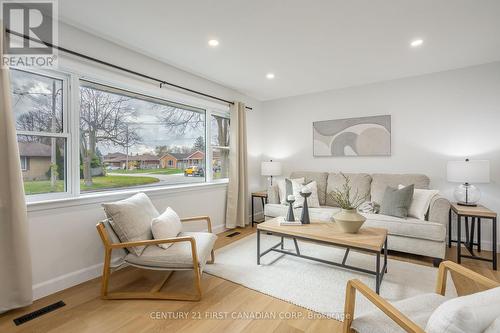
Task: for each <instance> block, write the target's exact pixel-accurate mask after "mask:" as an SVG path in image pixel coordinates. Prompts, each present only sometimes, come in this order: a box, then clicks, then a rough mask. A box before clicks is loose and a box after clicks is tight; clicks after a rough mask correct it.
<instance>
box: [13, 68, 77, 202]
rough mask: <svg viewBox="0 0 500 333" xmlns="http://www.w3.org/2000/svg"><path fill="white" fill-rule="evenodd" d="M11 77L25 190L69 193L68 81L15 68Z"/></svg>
mask: <svg viewBox="0 0 500 333" xmlns="http://www.w3.org/2000/svg"><path fill="white" fill-rule="evenodd" d="M10 78H11V89H12V107H13V111H14V115H15V118H16V129H17V134H18V135H17V139H18V144H19V155H20V159H21V169H22V174H23V180H24V190H25V193H26V194H28V195H29V194H44V193H53V192H65V191H67V186H66V169H67V168H66V155H67V154H66V144H67V138H68V133H67V131H65V128H66V124H65V121H66V120H65V103H64V100H65V94H66V85H67V84H66V80H65V79H63V78H56V77H52V76H49V75H40V74H35V73H31V72H26V71H20V70H15V69H14V70H11V71H10Z"/></svg>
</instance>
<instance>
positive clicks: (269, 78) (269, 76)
mask: <svg viewBox="0 0 500 333" xmlns="http://www.w3.org/2000/svg"><path fill="white" fill-rule="evenodd" d="M266 78H267V79H268V80H272V79H274V73H267V74H266Z"/></svg>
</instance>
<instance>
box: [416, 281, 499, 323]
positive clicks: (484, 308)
mask: <svg viewBox="0 0 500 333" xmlns="http://www.w3.org/2000/svg"><path fill="white" fill-rule="evenodd" d="M499 316H500V287H497V288H493V289H488V290H486V291H482V292H479V293H474V294H471V295H467V296H461V297H457V298H453V299H450V300H449V301H446V302H445V303H443V304H441V305H440V306H439V307H438V308H437V309H436V311H434V313H432V316H430V318H429V322H428V323H427V327H426V328H425V331H426V332H428V333H482V332H483V331H484V330H486V329H487V328H488V326H490V325H491V324H492V323H493V321H494V320H495V319H496V318H497V317H499Z"/></svg>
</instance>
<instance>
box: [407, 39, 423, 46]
mask: <svg viewBox="0 0 500 333" xmlns="http://www.w3.org/2000/svg"><path fill="white" fill-rule="evenodd" d="M423 43H424V41H423V40H422V39H415V40H414V41H412V42H411V43H410V45H411V47H419V46H421V45H422V44H423Z"/></svg>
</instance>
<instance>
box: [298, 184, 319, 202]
mask: <svg viewBox="0 0 500 333" xmlns="http://www.w3.org/2000/svg"><path fill="white" fill-rule="evenodd" d="M292 185H293V196H294V197H295V202H294V203H293V207H294V208H299V207H303V206H304V197H303V196H302V195H301V192H302V191H310V192H311V195H310V196H309V197H308V198H307V206H308V207H309V208H318V207H320V205H319V199H318V183H316V181H312V182H310V183H308V184H305V185H303V184H299V183H297V182H293V183H292Z"/></svg>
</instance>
